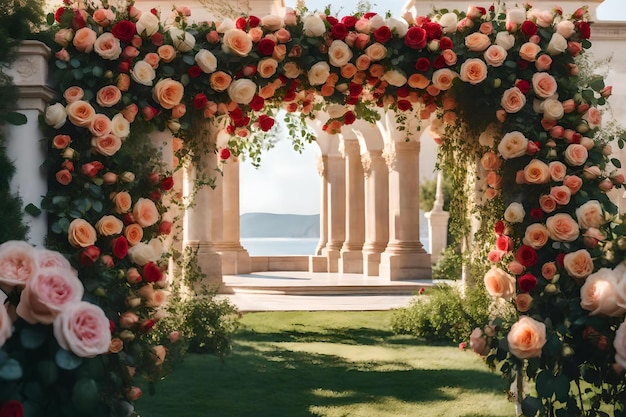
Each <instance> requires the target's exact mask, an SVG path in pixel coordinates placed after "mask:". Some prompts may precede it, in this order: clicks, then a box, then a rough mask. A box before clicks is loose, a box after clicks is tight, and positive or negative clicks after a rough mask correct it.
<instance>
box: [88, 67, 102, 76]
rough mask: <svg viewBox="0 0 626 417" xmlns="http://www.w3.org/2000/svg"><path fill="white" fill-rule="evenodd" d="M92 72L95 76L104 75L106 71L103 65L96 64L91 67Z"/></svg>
mask: <svg viewBox="0 0 626 417" xmlns="http://www.w3.org/2000/svg"><path fill="white" fill-rule="evenodd" d="M91 73H92V74H93V76H94V77H102V74H104V71H103V70H102V67H99V66H97V65H96V66H95V67H93V68H92V69H91Z"/></svg>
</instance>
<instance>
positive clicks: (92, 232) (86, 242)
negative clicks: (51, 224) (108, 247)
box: [67, 219, 97, 248]
mask: <svg viewBox="0 0 626 417" xmlns="http://www.w3.org/2000/svg"><path fill="white" fill-rule="evenodd" d="M96 238H97V237H96V229H94V228H93V226H92V225H91V224H89V222H88V221H87V220H84V219H74V220H72V222H71V223H70V225H69V228H68V230H67V239H68V241H69V242H70V245H72V246H74V247H75V248H79V247H81V248H86V247H87V246H91V245H93V244H94V243H96Z"/></svg>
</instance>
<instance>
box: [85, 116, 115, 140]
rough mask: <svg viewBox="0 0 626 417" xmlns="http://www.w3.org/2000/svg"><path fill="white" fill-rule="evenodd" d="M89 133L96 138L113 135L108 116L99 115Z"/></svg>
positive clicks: (92, 122)
mask: <svg viewBox="0 0 626 417" xmlns="http://www.w3.org/2000/svg"><path fill="white" fill-rule="evenodd" d="M89 131H90V132H91V134H92V135H94V136H104V135H107V134H109V133H111V120H109V118H108V117H107V116H106V114H102V113H98V114H96V115H95V116H94V118H93V120H92V121H91V124H90V125H89Z"/></svg>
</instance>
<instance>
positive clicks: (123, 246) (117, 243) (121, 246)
mask: <svg viewBox="0 0 626 417" xmlns="http://www.w3.org/2000/svg"><path fill="white" fill-rule="evenodd" d="M111 252H113V256H115V257H116V258H117V259H124V257H126V255H127V254H128V240H127V239H126V238H125V237H124V236H118V237H116V238H115V239H113V240H112V241H111Z"/></svg>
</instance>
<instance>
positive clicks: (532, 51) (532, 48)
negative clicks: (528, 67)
mask: <svg viewBox="0 0 626 417" xmlns="http://www.w3.org/2000/svg"><path fill="white" fill-rule="evenodd" d="M539 52H541V47H540V46H539V45H537V44H535V43H532V42H526V43H524V44H523V45H522V46H521V47H520V49H519V56H520V58H522V59H523V60H525V61H528V62H535V60H536V59H537V54H538V53H539Z"/></svg>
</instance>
